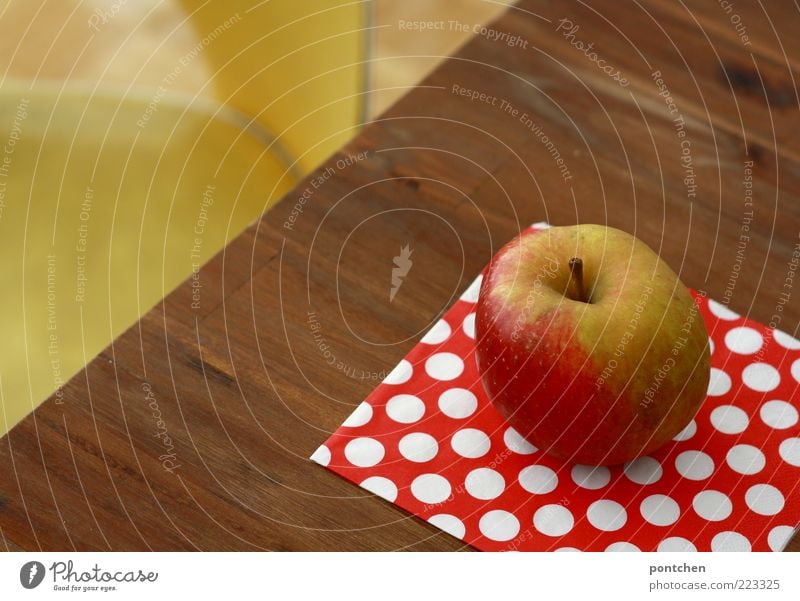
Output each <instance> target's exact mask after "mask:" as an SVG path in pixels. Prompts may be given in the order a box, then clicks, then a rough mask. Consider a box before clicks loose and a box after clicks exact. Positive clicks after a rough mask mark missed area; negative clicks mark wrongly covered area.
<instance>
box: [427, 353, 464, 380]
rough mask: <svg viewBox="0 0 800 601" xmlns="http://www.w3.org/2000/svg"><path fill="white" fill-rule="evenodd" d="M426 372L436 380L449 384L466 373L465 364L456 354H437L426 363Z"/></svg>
mask: <svg viewBox="0 0 800 601" xmlns="http://www.w3.org/2000/svg"><path fill="white" fill-rule="evenodd" d="M425 371H426V372H427V373H428V375H429V376H430V377H431V378H433V379H434V380H443V381H445V382H449V381H450V380H455V379H456V378H457V377H458V376H460V375H461V373H462V372H463V371H464V362H463V361H462V360H461V357H459V356H458V355H456V354H454V353H436V354H435V355H431V356H430V357H428V360H427V361H425Z"/></svg>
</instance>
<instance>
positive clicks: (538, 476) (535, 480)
mask: <svg viewBox="0 0 800 601" xmlns="http://www.w3.org/2000/svg"><path fill="white" fill-rule="evenodd" d="M519 483H520V486H522V488H524V489H525V490H527V491H528V492H529V493H533V494H535V495H544V494H547V493H549V492H551V491H552V490H553V489H554V488H555V487H556V486H557V485H558V476H556V473H555V472H554V471H553V470H551V469H550V468H549V467H545V466H543V465H529V466H528V467H526V468H523V469H522V471H521V472H520V473H519Z"/></svg>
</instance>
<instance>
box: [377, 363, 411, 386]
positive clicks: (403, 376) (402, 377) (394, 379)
mask: <svg viewBox="0 0 800 601" xmlns="http://www.w3.org/2000/svg"><path fill="white" fill-rule="evenodd" d="M413 373H414V368H413V367H412V365H411V363H409V362H408V361H406V360H405V359H403V360H402V361H400V363H398V364H397V365H395V368H394V369H393V370H392V371H390V372H389V375H388V376H386V378H385V379H384V380H383V383H384V384H405V383H406V382H408V381H409V380H410V379H411V374H413Z"/></svg>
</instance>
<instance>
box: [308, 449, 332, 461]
mask: <svg viewBox="0 0 800 601" xmlns="http://www.w3.org/2000/svg"><path fill="white" fill-rule="evenodd" d="M310 459H311V461H313V462H314V463H318V464H320V465H323V466H327V465H328V464H329V463H330V462H331V450H330V449H329V448H328V447H326V446H325V445H320V447H319V448H318V449H317V450H316V451H314V454H313V455H311V458H310Z"/></svg>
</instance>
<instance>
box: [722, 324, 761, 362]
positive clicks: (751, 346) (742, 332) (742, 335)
mask: <svg viewBox="0 0 800 601" xmlns="http://www.w3.org/2000/svg"><path fill="white" fill-rule="evenodd" d="M763 344H764V339H763V338H762V337H761V334H759V333H758V332H757V331H756V330H754V329H753V328H748V327H745V326H742V327H740V328H732V329H730V330H728V333H727V334H725V346H727V347H728V349H729V350H730V351H731V352H733V353H738V354H740V355H752V354H753V353H755V352H757V351H758V349H760V348H761V345H763Z"/></svg>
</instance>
